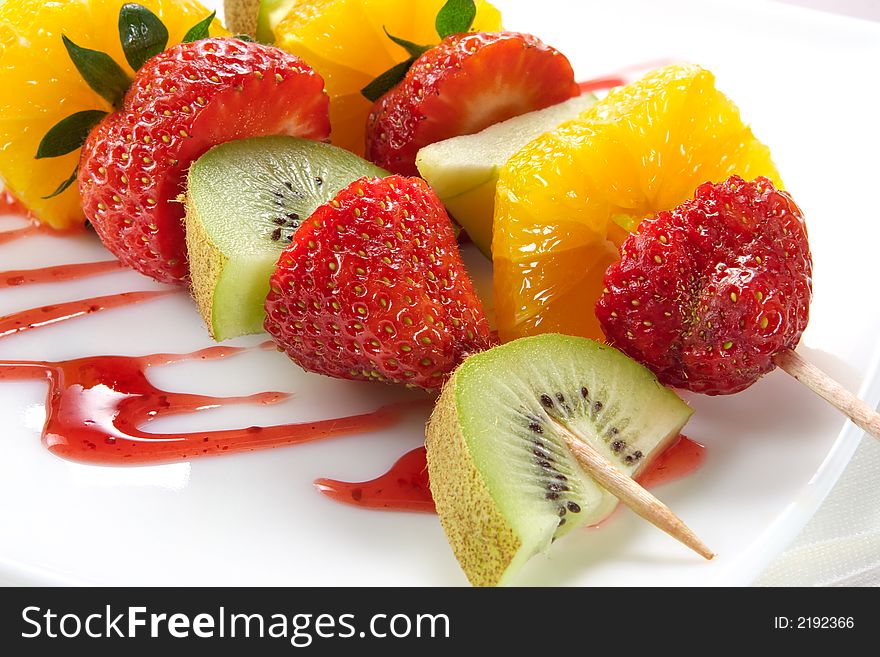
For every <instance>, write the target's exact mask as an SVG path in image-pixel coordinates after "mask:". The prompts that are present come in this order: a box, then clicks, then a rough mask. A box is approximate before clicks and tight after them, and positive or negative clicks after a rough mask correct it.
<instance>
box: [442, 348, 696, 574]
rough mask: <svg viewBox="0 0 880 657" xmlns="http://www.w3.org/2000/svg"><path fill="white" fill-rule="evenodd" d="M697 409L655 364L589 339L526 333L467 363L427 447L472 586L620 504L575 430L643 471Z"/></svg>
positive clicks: (446, 391) (629, 468) (626, 468)
mask: <svg viewBox="0 0 880 657" xmlns="http://www.w3.org/2000/svg"><path fill="white" fill-rule="evenodd" d="M691 413H692V411H691V409H690V408H689V407H688V406H687V405H686V404H685V403H684V402H683V401H682V400H681V399H679V398H678V396H677V395H676V394H675V393H674V392H673V391H671V390H670V389H668V388H665V387H664V386H662V385H661V384H660V383H659V382H658V381H657V379H656V377H655V376H654V375H653V374H652V373H651V372H650V371H649V370H647V369H646V368H644V367H642V366H641V365H640V364H638V363H636V362H635V361H633V360H631V359H630V358H628V357H626V356H625V355H623V354H622V353H621V352H619V351H617V350H616V349H614V348H612V347H608V346H606V345H602V344H599V343H597V342H595V341H593V340H588V339H586V338H577V337H569V336H562V335H557V334H546V335H540V336H535V337H529V338H523V339H520V340H516V341H514V342H510V343H507V344H505V345H502V346H499V347H495V348H493V349H490V350H489V351H485V352H482V353H480V354H476V355H474V356H472V357H470V358H469V359H468V360H466V361H465V362H464V363H463V364H462V365H461V366H460V367H459V368H458V369H457V370H456V371H455V373H454V374H453V376H452V377H451V378H450V379H449V381H448V382H447V384H446V385H445V386H444V388H443V391H442V392H441V395H440V398H439V399H438V401H437V405H436V407H435V409H434V412H433V413H432V415H431V419H430V421H429V422H428V426H427V432H426V447H427V453H428V470H429V475H430V482H431V492H432V494H433V496H434V500H435V502H436V506H437V512H438V513H439V515H440V521H441V524H442V525H443V528H444V531H445V532H446V535H447V538H448V539H449V542H450V545H451V546H452V549H453V552H454V553H455V556H456V558H457V559H458V561H459V563H460V564H461V566H462V569H463V570H464V572H465V574H466V575H467V577H468V579H469V580H470V581H471V583H472V584H474V585H475V586H495V585H503V584H508V583H510V582H511V580H512V578H513V577H514V576H515V574H516V572H517V571H518V570H519V569H520V568H521V567H522V566H523V564H525V562H526V561H528V560H529V559H530V558H531V557H532V556H533V555H535V554H537V553H540V552H545V551H546V550H547V549H548V548H549V547H550V544H551V543H552V542H553V541H555V540H556V539H558V538H560V537H562V536H563V535H565V534H566V533H568V532H569V531H571V530H573V529H575V528H577V527H583V526H586V525H592V524H596V523H598V522H601V520H603V519H604V518H606V517H607V516H608V515H609V514H610V513H611V512H612V511H613V510H614V508H615V507H616V505H617V499H616V498H615V497H614V496H613V495H611V494H610V493H609V492H607V491H606V490H605V489H603V488H602V487H601V486H599V485H598V484H597V483H596V482H595V481H594V480H593V479H592V477H590V475H589V474H588V473H587V472H586V471H584V469H583V468H582V467H581V466H580V464H579V463H578V461H577V459H576V458H575V456H574V455H573V454H572V453H571V451H570V449H569V448H568V447H567V444H566V441H565V438H564V437H563V430H567V431H568V432H570V433H571V434H574V435H575V436H577V437H579V438H580V439H582V440H584V441H586V442H588V443H589V444H590V445H592V446H593V447H594V448H595V449H596V450H598V451H599V452H600V453H601V454H602V455H604V456H605V457H606V458H607V459H608V460H609V461H610V462H611V463H612V464H613V465H614V466H615V467H616V468H618V469H619V470H621V471H623V472H624V473H626V474H627V475H629V476H635V475H637V474H638V473H639V471H641V469H642V468H644V466H645V465H646V464H647V463H648V462H650V460H651V459H652V457H653V456H655V455H656V454H658V453H660V452H661V451H662V450H663V449H664V448H665V447H666V446H667V445H668V444H669V443H670V441H671V440H673V439H674V438H675V437H676V436H678V434H679V431H680V430H681V427H682V426H684V424H685V423H686V422H687V420H688V419H689V417H690V415H691Z"/></svg>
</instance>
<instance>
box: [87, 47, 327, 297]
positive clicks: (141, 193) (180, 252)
mask: <svg viewBox="0 0 880 657" xmlns="http://www.w3.org/2000/svg"><path fill="white" fill-rule="evenodd" d="M323 89H324V82H323V80H322V79H321V77H320V76H319V75H318V74H316V73H315V72H314V71H313V70H312V69H311V68H310V67H309V66H308V65H307V64H305V63H304V62H303V61H302V60H300V59H299V58H297V57H295V56H293V55H290V54H287V53H285V52H283V51H282V50H279V49H278V48H274V47H272V46H265V45H261V44H257V43H250V42H245V41H242V40H239V39H235V38H211V39H202V40H199V41H194V42H190V43H182V44H180V45H177V46H174V47H172V48H170V49H168V50H166V51H164V52H162V53H160V54H159V55H157V56H155V57H153V58H152V59H150V60H149V61H147V62H146V63H145V64H144V65H143V67H142V68H140V70H139V71H138V73H137V76H136V78H135V80H134V83H133V84H132V86H131V88H130V89H129V91H128V93H127V94H126V95H125V100H124V104H123V106H122V108H121V110H120V111H118V112H115V113H113V114H110V115H109V116H107V117H106V118H104V119H103V120H102V121H101V123H99V124H98V126H97V127H96V128H95V129H93V130H92V132H91V134H90V135H89V137H88V140H87V141H86V143H85V145H84V147H83V151H82V159H81V161H80V168H79V189H80V194H81V196H82V204H83V211H84V213H85V216H86V218H87V219H88V220H89V221H90V222H91V223H92V225H93V226H94V227H95V230H96V231H97V232H98V235H99V236H100V237H101V240H102V241H103V242H104V244H105V245H106V246H107V248H108V249H109V250H110V251H112V252H113V254H114V255H116V256H117V257H118V258H119V259H120V260H121V261H122V262H123V263H125V264H126V265H128V266H130V267H132V268H134V269H136V270H138V271H140V272H142V273H144V274H146V275H147V276H151V277H153V278H155V279H156V280H159V281H162V282H165V283H182V282H185V281H186V279H187V275H188V267H187V263H186V246H185V242H184V230H183V224H182V217H183V214H184V208H183V204H182V203H180V202H178V200H177V197H178V195H179V194H181V193H182V192H183V182H184V178H185V174H186V171H187V169H188V168H189V165H190V164H191V163H192V162H193V160H195V159H196V158H198V157H199V156H200V155H202V154H203V153H204V152H205V151H207V150H208V149H209V148H210V147H211V146H214V145H216V144H220V143H222V142H225V141H229V140H232V139H240V138H243V137H249V136H256V135H271V134H284V135H294V136H300V137H307V138H312V139H326V138H327V137H328V136H329V133H330V123H329V117H328V99H327V96H326V94H325V93H324V91H323Z"/></svg>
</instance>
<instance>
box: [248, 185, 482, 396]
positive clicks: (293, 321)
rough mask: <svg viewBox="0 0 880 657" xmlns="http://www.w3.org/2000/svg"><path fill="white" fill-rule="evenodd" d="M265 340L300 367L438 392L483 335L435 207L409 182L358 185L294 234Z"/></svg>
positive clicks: (270, 304)
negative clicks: (277, 345)
mask: <svg viewBox="0 0 880 657" xmlns="http://www.w3.org/2000/svg"><path fill="white" fill-rule="evenodd" d="M266 315H267V317H266V322H265V326H266V330H267V331H268V332H269V333H270V334H271V335H272V337H273V338H274V339H275V341H276V342H277V343H278V344H279V345H281V346H282V347H283V348H284V349H285V350H286V351H287V354H288V355H289V356H290V357H291V358H292V359H293V360H294V361H295V362H296V363H297V364H299V365H300V366H301V367H303V368H304V369H306V370H309V371H312V372H318V373H320V374H326V375H329V376H334V377H339V378H344V379H355V380H375V381H385V382H390V383H407V384H411V385H414V386H420V387H422V388H426V389H434V388H438V387H439V386H440V385H441V384H442V382H443V380H444V378H445V377H446V375H448V374H449V373H451V372H452V370H453V369H454V368H455V367H456V366H457V365H458V364H459V363H460V362H461V361H462V360H464V359H465V358H466V357H467V356H468V355H469V354H472V353H475V352H477V351H482V350H484V349H487V348H488V347H489V346H490V344H489V326H488V323H487V321H486V317H485V315H484V314H483V308H482V305H481V304H480V301H479V299H478V298H477V296H476V294H475V292H474V289H473V286H472V284H471V281H470V279H469V278H468V276H467V273H466V272H465V270H464V265H463V264H462V262H461V257H460V255H459V252H458V247H457V246H456V243H455V237H454V235H453V231H452V226H451V224H450V221H449V218H448V216H447V214H446V211H445V210H444V208H443V205H442V204H441V203H440V201H439V199H438V198H437V196H436V195H435V194H434V192H433V191H432V190H431V189H430V187H428V185H427V184H426V183H425V182H424V181H422V180H421V179H417V178H403V177H400V176H391V177H389V178H374V179H367V178H362V179H360V180H357V181H355V182H354V183H352V184H351V185H349V186H348V187H347V188H345V189H344V190H343V191H341V192H340V193H339V194H338V195H337V196H336V198H335V199H334V200H333V201H331V202H329V203H326V204H324V205H322V206H321V207H319V208H318V209H317V210H316V211H315V213H314V214H313V215H312V216H311V217H310V218H309V220H308V221H306V222H305V223H303V224H302V225H301V226H300V228H299V229H298V230H297V231H296V233H295V234H294V238H293V242H292V243H291V244H290V246H289V247H287V249H286V250H285V251H284V252H283V254H282V255H281V258H280V260H279V262H278V266H277V268H276V269H275V273H274V274H273V276H272V279H271V283H270V292H269V295H268V297H267V299H266Z"/></svg>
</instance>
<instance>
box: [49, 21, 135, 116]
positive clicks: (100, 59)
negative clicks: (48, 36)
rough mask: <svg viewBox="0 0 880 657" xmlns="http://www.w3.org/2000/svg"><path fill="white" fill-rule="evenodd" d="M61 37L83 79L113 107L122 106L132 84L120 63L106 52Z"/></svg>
mask: <svg viewBox="0 0 880 657" xmlns="http://www.w3.org/2000/svg"><path fill="white" fill-rule="evenodd" d="M61 39H62V40H63V41H64V47H65V48H67V54H68V55H70V60H71V61H72V62H73V65H74V66H76V70H77V71H79V74H80V75H82V77H83V80H85V81H86V83H87V84H88V85H89V86H90V87H91V88H92V89H94V91H95V92H96V93H97V94H99V95H100V96H102V97H103V98H105V99H106V100H107V102H109V103H110V104H111V105H113V107H120V106H121V105H122V99H123V98H124V97H125V92H126V91H128V88H129V86H131V80H130V79H129V77H128V76H127V75H126V74H125V71H123V70H122V68H121V67H120V66H119V64H117V63H116V62H115V61H113V58H112V57H110V55H107V54H106V53H103V52H100V51H98V50H89V49H88V48H81V47H80V46H78V45H76V44H75V43H74V42H73V41H71V40H70V39H68V38H67V37H66V36H63V35H62V36H61Z"/></svg>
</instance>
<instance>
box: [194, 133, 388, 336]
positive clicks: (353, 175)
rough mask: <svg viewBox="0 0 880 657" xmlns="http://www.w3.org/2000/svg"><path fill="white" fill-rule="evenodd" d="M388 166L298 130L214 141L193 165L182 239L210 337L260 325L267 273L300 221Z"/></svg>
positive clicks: (250, 330)
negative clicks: (293, 133) (283, 134)
mask: <svg viewBox="0 0 880 657" xmlns="http://www.w3.org/2000/svg"><path fill="white" fill-rule="evenodd" d="M387 175H388V173H387V172H386V171H384V170H383V169H380V168H379V167H376V166H373V165H372V164H370V163H369V162H367V161H366V160H363V159H361V158H359V157H358V156H357V155H354V154H352V153H349V152H348V151H346V150H343V149H341V148H337V147H335V146H330V145H329V144H324V143H321V142H317V141H311V140H309V139H301V138H299V137H253V138H251V139H242V140H239V141H230V142H227V143H225V144H221V145H220V146H215V147H214V148H212V149H211V150H209V151H208V152H207V153H205V154H204V155H203V156H202V157H200V158H199V159H198V160H196V161H195V162H194V163H193V165H192V167H190V170H189V175H188V178H187V193H186V246H187V255H188V258H189V267H190V276H191V279H192V293H193V296H194V297H195V300H196V304H197V305H198V307H199V312H200V313H201V314H202V317H203V318H204V319H205V323H206V324H207V326H208V330H209V331H210V333H211V336H212V337H213V338H214V339H215V340H226V339H228V338H233V337H236V336H239V335H246V334H249V333H259V332H260V331H262V330H263V318H264V311H263V303H264V302H265V300H266V295H267V294H268V292H269V277H270V276H271V274H272V270H273V269H274V268H275V264H276V263H277V261H278V256H279V254H280V253H281V251H282V249H283V248H284V247H285V246H287V245H288V244H289V243H290V241H291V240H292V239H293V233H294V232H295V231H296V229H297V228H298V227H299V225H300V223H301V222H302V221H304V220H305V219H307V218H308V217H309V215H311V214H312V212H314V211H315V209H316V208H317V207H318V206H319V205H321V204H323V203H326V202H327V201H329V200H330V199H332V198H333V197H334V196H336V194H337V193H339V191H340V190H341V189H343V188H344V187H347V186H348V185H349V184H350V183H352V182H354V181H355V180H357V179H358V178H363V177H364V176H369V177H377V176H378V177H382V176H387Z"/></svg>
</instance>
